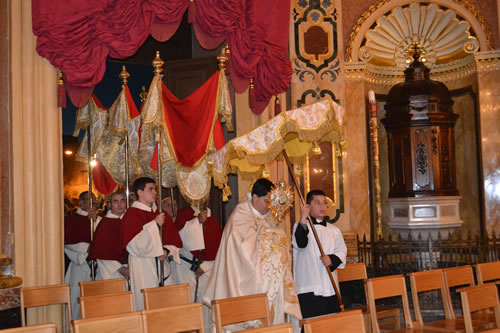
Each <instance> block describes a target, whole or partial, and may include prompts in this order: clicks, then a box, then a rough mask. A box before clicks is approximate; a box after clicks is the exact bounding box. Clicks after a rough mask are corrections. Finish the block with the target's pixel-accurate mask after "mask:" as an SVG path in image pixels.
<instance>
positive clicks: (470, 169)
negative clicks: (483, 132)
mask: <svg viewBox="0 0 500 333" xmlns="http://www.w3.org/2000/svg"><path fill="white" fill-rule="evenodd" d="M453 101H454V102H455V104H454V105H453V112H454V113H456V114H458V119H457V122H456V124H455V129H454V134H455V163H456V176H457V188H458V192H459V195H460V196H461V197H462V200H461V201H460V218H461V219H462V221H464V223H463V225H462V227H461V228H460V230H459V232H460V233H461V234H462V235H466V234H467V233H468V232H470V233H471V234H472V235H476V234H479V233H480V229H481V226H480V210H481V198H480V188H479V186H480V184H479V172H480V170H478V168H479V163H478V158H479V155H478V152H477V145H476V134H477V132H476V119H475V118H476V117H475V110H474V96H473V95H471V94H470V93H466V94H464V95H461V96H457V97H454V98H453Z"/></svg>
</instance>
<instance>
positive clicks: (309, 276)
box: [292, 190, 347, 318]
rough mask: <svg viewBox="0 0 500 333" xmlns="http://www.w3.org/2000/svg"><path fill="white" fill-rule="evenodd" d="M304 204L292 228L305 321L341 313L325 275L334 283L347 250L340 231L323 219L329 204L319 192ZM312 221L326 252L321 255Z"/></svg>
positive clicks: (309, 194)
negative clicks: (312, 228) (332, 277)
mask: <svg viewBox="0 0 500 333" xmlns="http://www.w3.org/2000/svg"><path fill="white" fill-rule="evenodd" d="M306 202H307V203H306V204H305V205H304V206H303V207H302V209H301V218H300V221H299V222H297V223H295V225H294V227H293V240H292V245H293V259H294V265H293V268H294V278H295V284H296V288H297V294H298V296H299V303H300V309H301V311H302V316H303V317H304V318H310V317H315V316H321V315H325V314H329V313H334V312H340V307H339V303H338V301H337V297H336V295H335V290H334V289H333V286H332V283H331V282H330V278H329V277H328V272H327V271H326V269H325V267H326V268H328V269H329V270H330V271H331V272H333V275H334V278H335V280H337V273H336V272H335V270H336V269H337V268H344V266H345V261H346V256H347V248H346V246H345V242H344V238H343V237H342V232H341V231H340V229H339V228H337V227H336V226H334V225H333V223H332V222H330V221H329V219H328V216H326V211H327V209H328V201H327V199H326V196H325V193H324V192H323V191H321V190H313V191H310V192H309V193H308V194H307V197H306ZM309 217H310V218H311V219H312V223H313V224H314V227H315V228H316V231H317V233H318V237H319V240H320V242H321V244H322V246H323V250H324V252H325V253H326V254H325V255H324V256H321V254H320V252H319V248H318V245H317V243H316V240H315V239H314V235H313V233H312V231H310V230H309V228H310V225H309V224H308V221H307V219H308V218H309ZM337 283H338V282H337Z"/></svg>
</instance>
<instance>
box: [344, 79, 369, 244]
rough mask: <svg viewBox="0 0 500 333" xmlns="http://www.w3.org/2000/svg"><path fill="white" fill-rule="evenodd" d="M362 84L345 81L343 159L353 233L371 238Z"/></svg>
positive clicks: (364, 98)
mask: <svg viewBox="0 0 500 333" xmlns="http://www.w3.org/2000/svg"><path fill="white" fill-rule="evenodd" d="M364 86H365V84H364V82H363V81H346V91H345V93H346V113H347V126H346V131H345V132H346V143H347V152H346V155H345V156H344V160H345V168H344V178H345V179H346V188H347V190H346V208H347V211H348V214H349V223H350V226H351V230H352V231H353V232H356V233H357V234H358V235H360V236H362V235H363V234H366V236H367V237H369V236H370V201H369V200H370V199H369V187H368V165H369V162H368V155H367V154H368V153H367V144H366V143H367V132H366V104H365V101H366V96H365V87H364Z"/></svg>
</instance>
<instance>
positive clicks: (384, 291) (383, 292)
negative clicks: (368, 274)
mask: <svg viewBox="0 0 500 333" xmlns="http://www.w3.org/2000/svg"><path fill="white" fill-rule="evenodd" d="M366 287H367V295H366V298H367V303H368V308H369V310H370V322H371V323H372V330H373V332H376V333H379V332H380V327H379V323H378V320H377V315H376V306H375V301H376V300H377V299H382V298H388V297H394V296H401V300H402V303H403V315H404V319H405V325H406V327H407V328H413V323H412V319H411V314H410V306H409V304H408V295H407V294H406V283H405V277H404V276H403V275H390V276H383V277H378V278H372V279H368V280H367V282H366Z"/></svg>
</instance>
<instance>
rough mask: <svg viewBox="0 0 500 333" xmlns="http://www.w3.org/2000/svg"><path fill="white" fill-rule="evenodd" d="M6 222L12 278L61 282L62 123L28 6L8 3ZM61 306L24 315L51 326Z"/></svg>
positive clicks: (53, 81)
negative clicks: (8, 217) (8, 173)
mask: <svg viewBox="0 0 500 333" xmlns="http://www.w3.org/2000/svg"><path fill="white" fill-rule="evenodd" d="M10 29H11V30H10V41H11V45H10V55H11V63H10V65H11V67H10V69H11V72H10V73H11V89H12V90H11V98H12V100H11V104H10V119H11V127H10V131H11V132H10V133H11V144H12V146H11V152H12V160H11V162H10V170H11V184H10V198H11V207H10V209H11V212H12V216H11V219H12V221H13V223H14V260H15V274H16V275H17V276H20V277H22V278H23V280H24V286H26V287H29V286H40V285H48V284H58V283H62V282H63V274H64V262H63V261H64V259H63V183H62V179H63V177H62V125H61V110H60V109H59V108H58V107H57V71H56V69H55V68H54V67H52V66H51V65H50V64H49V62H48V61H47V60H46V59H43V58H41V57H40V56H39V55H38V54H37V53H36V50H35V37H34V35H33V32H32V17H31V2H30V1H15V0H11V1H10ZM62 314H63V311H62V307H61V306H54V307H45V308H40V309H34V310H32V311H30V312H29V313H28V319H29V321H28V323H29V324H35V323H38V322H56V323H57V324H58V331H60V332H62V328H61V327H62V326H61V323H62Z"/></svg>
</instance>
